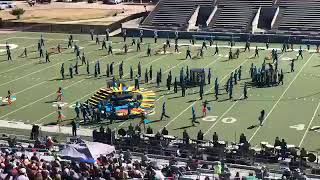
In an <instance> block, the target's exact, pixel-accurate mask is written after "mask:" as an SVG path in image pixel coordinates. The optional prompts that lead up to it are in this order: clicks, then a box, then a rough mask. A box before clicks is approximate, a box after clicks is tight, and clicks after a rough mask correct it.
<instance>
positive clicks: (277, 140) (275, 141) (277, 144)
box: [274, 137, 281, 147]
mask: <svg viewBox="0 0 320 180" xmlns="http://www.w3.org/2000/svg"><path fill="white" fill-rule="evenodd" d="M277 146H281V141H280V139H279V137H276V139H275V140H274V147H277Z"/></svg>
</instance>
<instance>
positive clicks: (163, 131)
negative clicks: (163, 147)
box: [161, 127, 169, 135]
mask: <svg viewBox="0 0 320 180" xmlns="http://www.w3.org/2000/svg"><path fill="white" fill-rule="evenodd" d="M161 134H162V135H168V134H169V132H168V130H167V129H166V127H164V128H163V129H162V131H161Z"/></svg>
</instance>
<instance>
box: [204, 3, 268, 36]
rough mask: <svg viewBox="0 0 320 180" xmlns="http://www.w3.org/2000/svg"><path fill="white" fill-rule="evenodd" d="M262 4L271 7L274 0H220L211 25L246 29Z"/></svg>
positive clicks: (212, 26)
mask: <svg viewBox="0 0 320 180" xmlns="http://www.w3.org/2000/svg"><path fill="white" fill-rule="evenodd" d="M260 6H261V7H271V6H273V0H220V1H218V11H217V13H216V15H215V16H216V18H213V21H215V22H211V23H209V27H210V28H211V29H214V30H215V29H234V30H241V31H246V30H247V29H248V28H249V27H250V23H251V21H252V19H253V18H254V15H255V13H256V12H257V10H258V8H259V7H260Z"/></svg>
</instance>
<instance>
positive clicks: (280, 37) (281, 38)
mask: <svg viewBox="0 0 320 180" xmlns="http://www.w3.org/2000/svg"><path fill="white" fill-rule="evenodd" d="M140 29H141V28H140ZM140 29H130V28H128V29H127V36H128V37H131V36H138V35H139V33H140ZM157 31H158V37H159V38H167V37H169V38H174V37H175V31H168V30H157ZM153 33H154V30H153V29H143V34H144V36H145V37H153V35H154V34H153ZM231 36H233V37H234V39H235V41H243V42H244V41H247V39H248V38H249V37H250V41H251V42H266V40H267V39H268V38H269V39H270V42H274V43H283V42H287V41H288V38H289V37H291V38H290V39H291V41H292V42H293V43H305V42H304V41H303V40H305V39H308V38H310V39H312V40H315V41H311V44H316V43H317V41H316V40H319V43H320V36H314V37H311V36H310V35H289V34H254V35H253V34H249V33H227V32H201V31H198V32H187V31H179V38H181V39H192V38H193V37H196V39H201V40H203V39H210V37H212V39H216V40H230V38H231Z"/></svg>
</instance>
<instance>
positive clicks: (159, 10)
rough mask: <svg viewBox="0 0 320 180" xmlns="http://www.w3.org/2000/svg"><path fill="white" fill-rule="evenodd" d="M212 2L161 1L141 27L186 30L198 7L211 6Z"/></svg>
mask: <svg viewBox="0 0 320 180" xmlns="http://www.w3.org/2000/svg"><path fill="white" fill-rule="evenodd" d="M214 2H215V1H213V0H162V1H160V2H158V4H157V6H156V7H155V9H154V10H153V11H152V12H151V13H150V14H149V15H148V17H147V18H146V19H145V20H144V21H143V22H142V26H156V27H159V28H161V27H166V28H178V29H186V28H187V27H188V21H189V20H190V18H191V16H192V15H193V14H194V12H195V10H196V9H197V7H198V6H213V4H214Z"/></svg>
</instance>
